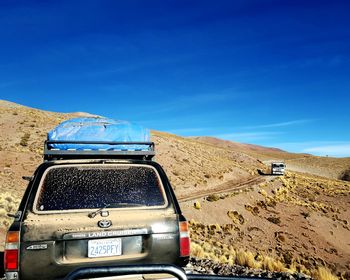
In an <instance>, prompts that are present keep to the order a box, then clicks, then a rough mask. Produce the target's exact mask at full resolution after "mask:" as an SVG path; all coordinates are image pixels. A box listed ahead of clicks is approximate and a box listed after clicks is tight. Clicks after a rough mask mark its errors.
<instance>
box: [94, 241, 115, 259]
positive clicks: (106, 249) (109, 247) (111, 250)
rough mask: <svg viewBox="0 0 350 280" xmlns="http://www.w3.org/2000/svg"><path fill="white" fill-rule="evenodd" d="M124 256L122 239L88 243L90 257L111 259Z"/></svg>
mask: <svg viewBox="0 0 350 280" xmlns="http://www.w3.org/2000/svg"><path fill="white" fill-rule="evenodd" d="M121 254H122V240H121V239H120V238H108V239H95V240H89V242H88V257H89V258H98V257H111V256H120V255H121Z"/></svg>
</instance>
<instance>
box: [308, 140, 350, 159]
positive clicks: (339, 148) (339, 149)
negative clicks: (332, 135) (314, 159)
mask: <svg viewBox="0 0 350 280" xmlns="http://www.w3.org/2000/svg"><path fill="white" fill-rule="evenodd" d="M303 152H305V153H310V154H314V155H318V156H333V157H350V143H348V144H336V145H325V146H316V147H310V148H306V149H304V150H303Z"/></svg>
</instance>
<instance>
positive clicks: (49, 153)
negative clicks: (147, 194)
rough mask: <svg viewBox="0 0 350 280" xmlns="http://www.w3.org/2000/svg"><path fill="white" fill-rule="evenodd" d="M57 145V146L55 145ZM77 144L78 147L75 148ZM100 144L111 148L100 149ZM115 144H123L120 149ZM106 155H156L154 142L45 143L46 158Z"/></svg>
mask: <svg viewBox="0 0 350 280" xmlns="http://www.w3.org/2000/svg"><path fill="white" fill-rule="evenodd" d="M60 144H63V145H64V144H70V145H72V147H71V148H69V149H67V148H64V149H60V147H59V146H57V145H60ZM53 145H55V146H53ZM74 145H76V149H74ZM81 145H96V148H95V147H94V148H93V149H90V148H84V147H81ZM98 145H108V146H110V147H111V148H109V149H106V148H105V146H104V147H103V148H101V149H98ZM133 145H136V146H143V147H145V148H144V149H142V148H140V147H137V148H134V149H130V150H129V149H127V148H125V146H133ZM113 146H122V147H120V148H118V147H116V148H118V149H113ZM89 156H93V157H98V156H102V157H106V158H118V157H121V158H129V157H130V158H139V157H141V158H142V157H143V158H146V159H151V158H152V157H153V156H155V151H154V143H153V142H115V141H70V140H69V141H68V140H46V141H45V143H44V160H50V159H56V158H60V159H63V158H80V157H85V158H86V157H89Z"/></svg>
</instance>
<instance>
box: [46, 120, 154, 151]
mask: <svg viewBox="0 0 350 280" xmlns="http://www.w3.org/2000/svg"><path fill="white" fill-rule="evenodd" d="M55 141H58V143H57V142H56V143H55ZM59 141H70V143H59ZM50 142H52V143H50ZM72 142H73V143H72ZM75 142H76V143H75ZM78 142H150V131H149V129H146V128H144V127H142V126H140V125H138V124H134V123H130V122H127V121H120V120H113V119H108V118H98V117H94V118H75V119H70V120H67V121H64V122H62V123H60V124H59V125H58V126H56V127H55V128H54V129H52V130H51V131H50V132H49V133H48V145H49V148H51V149H59V150H70V149H74V150H87V149H91V150H148V148H149V147H148V146H147V145H139V144H137V145H122V144H118V145H110V144H95V143H81V144H79V143H78Z"/></svg>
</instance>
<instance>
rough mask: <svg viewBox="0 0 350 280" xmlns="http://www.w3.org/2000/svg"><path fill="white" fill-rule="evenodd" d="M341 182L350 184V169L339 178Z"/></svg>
mask: <svg viewBox="0 0 350 280" xmlns="http://www.w3.org/2000/svg"><path fill="white" fill-rule="evenodd" d="M339 179H340V180H343V181H349V182H350V169H348V170H345V171H344V172H343V173H342V174H341V175H340V177H339Z"/></svg>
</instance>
